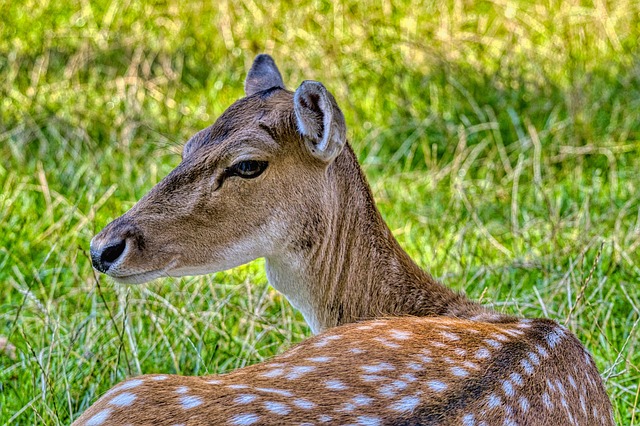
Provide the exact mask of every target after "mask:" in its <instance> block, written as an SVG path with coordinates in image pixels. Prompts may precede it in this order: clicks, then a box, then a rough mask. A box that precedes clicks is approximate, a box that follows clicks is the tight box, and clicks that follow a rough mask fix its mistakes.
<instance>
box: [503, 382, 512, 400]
mask: <svg viewBox="0 0 640 426" xmlns="http://www.w3.org/2000/svg"><path fill="white" fill-rule="evenodd" d="M502 389H503V390H504V394H505V395H507V396H508V397H510V398H513V396H514V395H515V392H514V391H513V385H512V384H511V382H510V381H509V380H505V381H503V382H502Z"/></svg>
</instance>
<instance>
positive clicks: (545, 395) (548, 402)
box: [542, 392, 553, 410]
mask: <svg viewBox="0 0 640 426" xmlns="http://www.w3.org/2000/svg"><path fill="white" fill-rule="evenodd" d="M542 402H543V403H544V405H545V406H546V407H547V409H549V410H551V409H552V408H553V403H552V402H551V398H550V397H549V394H548V393H546V392H545V393H543V394H542Z"/></svg>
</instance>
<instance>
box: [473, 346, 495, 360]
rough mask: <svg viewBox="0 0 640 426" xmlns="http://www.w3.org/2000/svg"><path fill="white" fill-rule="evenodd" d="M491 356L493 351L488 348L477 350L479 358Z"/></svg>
mask: <svg viewBox="0 0 640 426" xmlns="http://www.w3.org/2000/svg"><path fill="white" fill-rule="evenodd" d="M490 356H491V353H490V352H489V350H488V349H487V348H480V349H478V350H477V351H476V354H475V357H476V358H478V359H486V358H489V357H490Z"/></svg>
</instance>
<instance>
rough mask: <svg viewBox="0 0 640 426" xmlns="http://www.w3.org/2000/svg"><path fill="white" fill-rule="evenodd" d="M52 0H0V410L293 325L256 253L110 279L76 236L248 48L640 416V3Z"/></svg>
mask: <svg viewBox="0 0 640 426" xmlns="http://www.w3.org/2000/svg"><path fill="white" fill-rule="evenodd" d="M72 4H73V3H67V2H52V1H49V2H46V1H45V2H2V1H0V10H2V11H3V13H2V20H0V156H1V158H2V160H1V161H0V285H1V286H2V287H0V337H2V336H4V337H7V338H8V339H9V341H10V342H11V343H12V344H14V345H15V346H16V347H17V351H16V357H15V359H12V358H11V357H10V356H8V355H9V354H3V353H0V390H1V392H0V423H4V424H25V425H31V424H34V423H40V424H47V425H57V424H68V423H69V422H70V420H71V419H72V418H75V417H77V415H78V414H79V413H80V412H82V411H83V410H84V409H85V408H86V407H88V406H89V405H90V404H91V403H92V402H93V401H95V400H96V399H97V397H98V396H99V395H100V394H101V393H102V392H104V391H106V390H107V389H108V388H109V387H111V386H112V385H114V384H115V383H117V382H118V381H120V380H122V379H123V378H125V377H127V376H130V375H136V374H140V373H152V372H167V373H174V372H175V373H181V374H209V373H218V372H223V371H229V370H231V369H234V368H238V367H241V366H243V365H247V364H250V363H255V362H258V361H261V360H263V359H265V358H268V357H269V356H272V355H273V354H276V353H280V352H282V351H283V350H284V349H285V348H286V347H288V346H290V345H292V344H293V343H295V342H298V341H300V340H301V339H303V338H304V337H305V336H306V335H308V334H309V331H308V329H307V327H306V325H305V324H304V322H303V320H302V318H301V316H300V315H299V314H298V313H296V312H294V311H293V310H292V309H291V307H290V306H289V305H288V304H287V302H286V300H285V299H284V298H283V297H282V296H280V295H279V294H277V293H276V292H275V291H274V290H273V289H270V288H269V287H268V286H267V285H266V277H265V275H264V272H263V269H262V263H261V261H257V262H255V263H253V264H251V265H247V266H243V267H240V268H237V269H235V270H233V271H229V272H224V273H219V274H216V275H213V276H207V277H199V278H186V279H166V280H160V281H158V282H155V283H152V284H149V285H146V286H139V287H127V286H118V285H114V284H113V283H112V282H111V281H110V280H109V279H105V278H104V276H96V275H95V274H94V272H93V271H92V269H91V266H90V262H89V259H88V257H87V250H88V241H89V240H90V238H91V236H92V235H94V234H95V232H97V231H99V230H100V229H101V227H102V226H104V225H105V224H106V223H107V222H108V221H110V220H112V219H114V218H115V217H117V216H119V215H120V214H122V213H123V212H124V211H126V210H127V209H128V208H129V207H130V206H132V205H133V203H134V202H135V201H136V200H137V199H138V198H139V197H140V196H142V195H143V194H144V193H145V192H146V191H148V190H149V189H150V188H151V187H152V186H153V184H154V183H156V182H157V181H158V180H159V179H161V178H162V176H164V175H166V174H167V173H168V172H169V170H171V168H172V167H174V166H175V165H176V164H177V163H178V162H179V155H178V153H179V150H180V147H181V145H182V143H183V142H184V141H185V140H186V139H187V138H188V137H189V136H190V135H191V134H193V133H194V132H195V131H197V130H199V129H200V128H203V127H205V126H207V125H209V124H210V123H211V122H212V121H213V120H214V119H215V117H217V116H218V115H219V114H220V113H221V112H222V111H224V109H225V108H226V107H228V106H229V105H230V104H231V102H233V101H234V100H235V99H237V98H239V97H241V96H242V94H243V92H242V87H243V79H244V75H245V72H246V70H247V69H248V67H249V65H250V63H251V60H252V58H253V56H254V55H255V54H256V53H259V52H267V53H271V54H272V55H273V56H274V57H275V58H276V60H277V62H278V64H279V66H280V68H281V71H282V73H283V75H284V76H285V81H286V82H287V83H288V84H289V87H290V88H295V87H297V85H298V84H299V83H300V82H301V81H302V80H304V79H318V80H321V81H322V82H323V83H325V85H326V86H327V87H328V88H329V89H330V90H331V91H332V92H333V93H334V94H335V95H336V98H337V100H338V102H339V104H340V105H341V106H342V109H343V111H344V113H345V116H346V119H347V122H348V126H349V128H350V132H349V136H350V139H351V141H352V143H353V145H354V147H355V149H356V151H357V153H358V155H359V157H360V159H361V161H362V163H363V165H364V169H365V172H366V174H367V175H368V176H369V178H370V180H371V183H372V187H373V190H374V194H375V196H376V199H377V200H378V202H379V206H380V209H381V210H382V213H383V215H384V217H385V219H386V220H387V221H388V222H389V224H390V226H391V228H392V230H393V232H394V234H395V235H396V236H397V238H398V239H399V240H400V242H401V244H402V245H403V246H404V247H405V248H406V249H407V251H408V252H409V253H410V254H411V256H412V257H413V258H414V259H416V260H417V261H418V262H419V264H420V265H422V266H423V267H425V268H426V269H427V270H429V271H430V272H432V273H433V275H435V276H437V277H439V278H440V279H441V280H442V281H443V282H445V283H446V284H448V285H450V286H452V287H454V288H456V289H458V290H463V291H465V292H466V293H467V294H468V295H469V296H470V297H473V298H474V299H481V300H482V301H483V302H484V303H487V304H490V305H492V306H494V307H496V308H497V309H498V310H501V311H505V312H510V313H515V314H519V315H526V316H532V317H533V316H544V317H549V318H553V319H555V320H557V321H559V322H561V323H566V324H567V325H568V326H569V327H570V328H571V329H572V330H573V331H574V332H575V333H576V334H577V335H578V337H579V338H580V340H581V341H582V342H583V343H584V344H585V345H586V346H587V348H588V349H589V350H590V351H591V352H592V353H593V354H594V356H595V358H596V361H597V363H598V366H599V368H600V371H601V372H602V373H603V377H604V378H605V380H606V385H607V389H608V391H609V393H610V395H611V397H612V400H613V401H614V405H615V409H616V419H617V421H618V422H619V423H620V424H638V423H640V417H639V416H640V415H639V414H636V411H637V409H638V407H640V404H639V393H638V392H639V389H640V388H639V382H640V371H639V366H640V355H639V354H640V347H639V346H640V339H639V338H638V336H640V330H639V328H640V325H639V324H638V322H639V318H640V290H639V286H638V282H639V281H640V255H639V253H640V175H639V174H638V170H640V137H639V136H640V66H639V64H638V59H637V46H638V40H639V39H640V6H639V5H638V3H637V2H631V1H617V2H606V1H595V2H579V1H571V2H569V1H548V2H543V3H539V4H535V5H532V4H530V2H524V1H515V0H504V1H493V2H482V1H480V2H471V1H450V2H432V3H428V4H423V3H422V2H415V4H413V3H411V2H405V3H403V5H401V6H398V5H392V3H391V2H367V1H365V2H362V1H357V2H356V1H353V2H340V3H336V2H322V1H300V2H296V3H295V4H294V3H291V2H283V3H276V4H272V3H270V2H267V3H259V2H253V1H249V0H247V1H234V2H230V1H220V2H211V3H209V4H207V5H204V6H203V5H200V4H197V3H195V2H182V3H171V4H169V5H156V6H152V5H148V4H146V5H145V4H143V2H123V1H119V0H112V1H97V2H94V3H89V2H83V3H82V6H77V7H76V6H72Z"/></svg>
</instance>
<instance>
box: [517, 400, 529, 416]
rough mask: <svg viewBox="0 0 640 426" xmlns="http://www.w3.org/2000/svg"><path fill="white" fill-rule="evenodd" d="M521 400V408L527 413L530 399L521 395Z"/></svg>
mask: <svg viewBox="0 0 640 426" xmlns="http://www.w3.org/2000/svg"><path fill="white" fill-rule="evenodd" d="M519 401H520V408H521V409H522V411H524V412H525V413H526V412H527V411H529V400H528V399H527V398H525V397H524V396H521V397H520V400H519Z"/></svg>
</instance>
